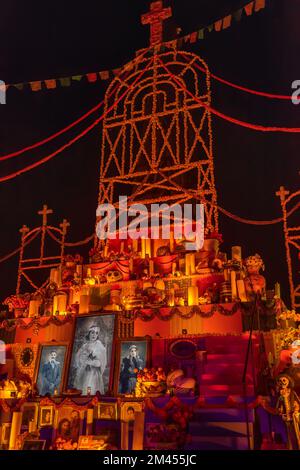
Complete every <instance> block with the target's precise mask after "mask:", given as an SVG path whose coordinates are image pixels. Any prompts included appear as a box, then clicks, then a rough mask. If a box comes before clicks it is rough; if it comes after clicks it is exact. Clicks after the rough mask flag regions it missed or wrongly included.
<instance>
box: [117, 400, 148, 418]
mask: <svg viewBox="0 0 300 470" xmlns="http://www.w3.org/2000/svg"><path fill="white" fill-rule="evenodd" d="M141 411H143V402H142V401H125V402H122V403H121V421H126V422H132V421H134V419H135V413H136V412H141Z"/></svg>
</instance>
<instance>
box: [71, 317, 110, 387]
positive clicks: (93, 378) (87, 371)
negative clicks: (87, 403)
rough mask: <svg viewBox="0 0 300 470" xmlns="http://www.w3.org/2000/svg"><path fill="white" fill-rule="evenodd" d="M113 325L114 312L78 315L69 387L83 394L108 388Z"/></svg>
mask: <svg viewBox="0 0 300 470" xmlns="http://www.w3.org/2000/svg"><path fill="white" fill-rule="evenodd" d="M114 326H115V315H107V314H102V315H101V314H100V315H93V316H84V317H82V318H77V321H76V328H75V337H74V343H73V351H72V357H71V365H70V371H69V379H68V388H75V389H77V390H81V391H82V394H83V395H89V394H90V395H95V394H96V392H97V391H99V392H100V393H101V394H104V393H106V392H107V391H108V388H109V379H110V372H111V355H112V344H113V338H114Z"/></svg>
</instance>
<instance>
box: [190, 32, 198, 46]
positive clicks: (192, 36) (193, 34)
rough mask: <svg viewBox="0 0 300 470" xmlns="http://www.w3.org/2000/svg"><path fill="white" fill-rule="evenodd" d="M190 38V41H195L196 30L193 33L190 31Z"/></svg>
mask: <svg viewBox="0 0 300 470" xmlns="http://www.w3.org/2000/svg"><path fill="white" fill-rule="evenodd" d="M190 40H191V43H193V42H196V41H197V31H195V32H194V33H191V39H190Z"/></svg>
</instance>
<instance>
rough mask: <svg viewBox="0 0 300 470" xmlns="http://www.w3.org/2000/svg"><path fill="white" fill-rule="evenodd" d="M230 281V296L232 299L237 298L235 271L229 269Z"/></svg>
mask: <svg viewBox="0 0 300 470" xmlns="http://www.w3.org/2000/svg"><path fill="white" fill-rule="evenodd" d="M230 282H231V296H232V300H235V299H236V298H237V288H236V272H235V271H233V270H232V271H230Z"/></svg>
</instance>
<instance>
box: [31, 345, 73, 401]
mask: <svg viewBox="0 0 300 470" xmlns="http://www.w3.org/2000/svg"><path fill="white" fill-rule="evenodd" d="M67 355H68V343H56V342H51V343H42V344H41V345H40V349H39V355H38V360H37V367H36V371H35V383H36V385H37V389H38V394H39V395H41V396H45V395H49V396H58V395H61V392H62V391H63V388H64V378H65V369H66V364H67Z"/></svg>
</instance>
